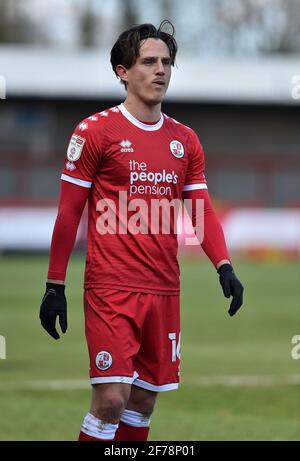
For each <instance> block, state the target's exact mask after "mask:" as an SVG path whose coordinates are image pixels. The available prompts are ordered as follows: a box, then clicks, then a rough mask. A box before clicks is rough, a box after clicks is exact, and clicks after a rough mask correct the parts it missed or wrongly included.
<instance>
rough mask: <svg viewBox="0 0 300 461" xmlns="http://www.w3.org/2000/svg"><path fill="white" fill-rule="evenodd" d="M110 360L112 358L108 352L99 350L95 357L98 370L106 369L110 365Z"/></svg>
mask: <svg viewBox="0 0 300 461" xmlns="http://www.w3.org/2000/svg"><path fill="white" fill-rule="evenodd" d="M112 361H113V359H112V356H111V354H110V353H109V352H107V351H101V352H99V353H98V354H97V357H96V367H97V368H99V370H108V368H110V367H111V365H112Z"/></svg>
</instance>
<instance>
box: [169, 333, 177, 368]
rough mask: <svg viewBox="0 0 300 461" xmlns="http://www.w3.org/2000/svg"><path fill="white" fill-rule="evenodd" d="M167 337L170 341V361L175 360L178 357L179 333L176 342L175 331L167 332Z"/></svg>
mask: <svg viewBox="0 0 300 461" xmlns="http://www.w3.org/2000/svg"><path fill="white" fill-rule="evenodd" d="M168 336H169V339H170V340H171V341H172V362H176V359H177V358H178V359H180V333H179V336H178V342H177V338H176V333H169V335H168Z"/></svg>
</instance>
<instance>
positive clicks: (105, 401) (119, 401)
mask: <svg viewBox="0 0 300 461" xmlns="http://www.w3.org/2000/svg"><path fill="white" fill-rule="evenodd" d="M125 406H126V401H125V399H124V397H123V396H122V395H120V394H111V395H105V396H102V398H101V399H99V400H98V401H97V402H96V403H95V404H94V408H93V410H94V413H96V416H97V418H99V419H101V420H102V421H105V422H107V423H111V424H117V423H118V421H119V419H120V416H121V414H122V412H123V410H124V408H125Z"/></svg>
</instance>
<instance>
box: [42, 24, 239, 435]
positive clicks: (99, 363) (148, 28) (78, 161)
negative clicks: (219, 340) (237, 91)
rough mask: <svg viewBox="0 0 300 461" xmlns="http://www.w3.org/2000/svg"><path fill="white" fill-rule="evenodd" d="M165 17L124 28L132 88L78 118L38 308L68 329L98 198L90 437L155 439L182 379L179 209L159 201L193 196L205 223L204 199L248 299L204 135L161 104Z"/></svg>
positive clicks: (226, 272)
mask: <svg viewBox="0 0 300 461" xmlns="http://www.w3.org/2000/svg"><path fill="white" fill-rule="evenodd" d="M166 23H167V24H168V26H169V27H170V26H171V27H172V25H171V23H169V22H168V21H164V22H163V23H162V24H161V25H160V26H159V28H158V29H157V28H155V27H154V26H153V25H152V24H142V25H138V26H135V27H132V28H131V29H129V30H126V31H125V32H123V33H122V34H121V35H120V37H119V38H118V40H117V41H116V43H115V44H114V46H113V48H112V50H111V64H112V68H113V70H114V72H115V73H116V75H117V77H118V78H119V79H120V80H121V82H122V84H123V85H124V87H125V90H126V93H127V96H126V99H125V101H124V103H122V104H120V105H118V106H116V107H112V108H109V109H107V110H104V111H102V112H98V113H96V114H94V115H91V116H89V117H87V118H86V119H85V120H83V121H82V122H81V123H79V124H78V126H77V127H76V129H75V131H74V132H73V134H72V137H71V140H70V143H69V147H68V150H67V158H66V161H65V165H64V170H63V173H62V176H61V179H62V181H61V195H60V202H59V210H58V216H57V219H56V223H55V227H54V231H53V237H52V243H51V250H50V262H49V271H48V280H47V288H46V293H45V295H44V298H43V300H42V304H41V308H40V319H41V323H42V326H43V327H44V328H45V330H46V331H47V332H48V333H49V334H50V335H51V336H52V337H53V338H55V339H58V338H59V334H58V332H57V330H56V326H55V322H56V319H57V317H58V318H59V323H60V327H61V330H62V332H63V333H65V332H66V330H67V303H66V298H65V294H64V290H65V276H66V270H67V265H68V260H69V257H70V254H71V251H72V248H73V245H74V241H75V237H76V232H77V227H78V224H79V221H80V217H81V215H82V211H83V209H84V207H85V204H86V201H87V200H88V208H89V209H88V240H87V257H86V269H85V283H84V288H85V291H84V314H85V333H86V339H87V345H88V350H89V356H90V380H91V385H92V397H91V406H90V409H89V412H88V413H87V415H86V416H85V418H84V420H83V423H82V426H81V431H80V435H79V440H83V441H89V440H91V441H92V440H98V441H100V440H147V436H148V432H149V425H150V416H151V414H152V412H153V408H154V405H155V400H156V396H157V394H158V392H161V391H168V390H172V389H177V387H178V381H179V377H178V374H179V360H180V324H179V268H178V262H177V235H176V232H175V217H174V214H173V215H172V217H170V222H169V225H170V232H164V231H163V229H162V226H161V224H159V225H158V226H154V227H153V226H152V224H153V223H151V218H152V220H154V218H153V216H154V215H153V216H152V208H153V209H154V210H155V206H157V203H158V202H159V203H160V202H162V203H165V204H166V203H167V204H168V203H171V202H172V201H176V200H179V201H181V200H190V202H191V203H192V209H191V215H192V222H193V225H194V227H195V229H196V230H197V218H198V215H197V206H195V205H196V203H197V201H201V203H204V238H203V241H202V248H203V249H204V251H205V253H206V254H207V256H208V257H209V259H210V260H211V261H212V263H213V264H214V266H215V268H216V270H217V272H218V274H219V281H220V283H221V286H222V288H223V292H224V295H225V296H226V297H227V298H229V297H230V296H232V301H231V305H230V309H229V314H230V315H234V314H235V313H236V312H237V310H238V309H239V308H240V307H241V305H242V297H243V287H242V285H241V283H240V282H239V280H238V279H237V278H236V276H235V273H234V271H233V268H232V265H231V262H230V259H229V256H228V252H227V248H226V243H225V239H224V235H223V231H222V228H221V225H220V222H219V220H218V218H217V216H216V214H215V212H214V210H213V208H212V205H211V202H210V199H209V195H208V190H207V184H206V180H205V175H204V154H203V150H202V147H201V144H200V142H199V140H198V138H197V136H196V134H195V132H194V131H193V130H192V129H190V128H188V127H186V126H185V125H183V124H181V123H179V122H177V121H176V120H174V119H172V118H171V117H169V116H167V115H165V114H163V113H162V112H161V104H162V101H163V98H164V95H165V93H166V91H167V88H168V85H169V81H170V77H171V68H172V66H173V65H174V62H175V56H176V52H177V44H176V41H175V38H174V29H172V31H171V32H167V31H165V29H164V28H165V26H166ZM138 210H143V213H142V212H141V213H138ZM145 210H146V211H145ZM149 217H150V218H149ZM148 218H149V220H148ZM164 224H165V223H163V225H164Z"/></svg>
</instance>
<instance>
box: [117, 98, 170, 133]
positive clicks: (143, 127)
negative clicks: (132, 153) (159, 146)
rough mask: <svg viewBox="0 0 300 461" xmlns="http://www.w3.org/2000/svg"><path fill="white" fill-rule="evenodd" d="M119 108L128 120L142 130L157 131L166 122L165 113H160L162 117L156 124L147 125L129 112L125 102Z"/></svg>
mask: <svg viewBox="0 0 300 461" xmlns="http://www.w3.org/2000/svg"><path fill="white" fill-rule="evenodd" d="M118 108H119V109H120V111H121V112H122V114H123V115H124V117H125V118H127V120H129V121H130V122H131V123H132V124H133V125H135V126H137V127H138V128H141V130H145V131H157V130H159V129H160V128H161V127H162V125H163V123H164V117H163V114H160V119H159V121H158V122H157V123H155V125H147V124H146V123H143V122H141V121H140V120H138V119H137V118H135V117H134V116H133V115H131V113H130V112H128V110H127V109H126V107H125V106H124V104H120V105H119V106H118Z"/></svg>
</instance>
